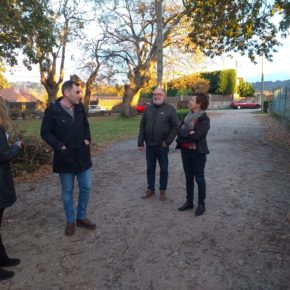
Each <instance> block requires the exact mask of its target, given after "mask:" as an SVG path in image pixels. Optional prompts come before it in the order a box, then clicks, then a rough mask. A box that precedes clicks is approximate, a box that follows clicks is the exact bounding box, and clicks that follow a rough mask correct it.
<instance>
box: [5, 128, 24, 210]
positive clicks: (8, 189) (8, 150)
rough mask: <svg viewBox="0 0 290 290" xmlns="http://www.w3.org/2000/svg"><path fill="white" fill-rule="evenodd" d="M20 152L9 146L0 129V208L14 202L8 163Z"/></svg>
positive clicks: (17, 148)
mask: <svg viewBox="0 0 290 290" xmlns="http://www.w3.org/2000/svg"><path fill="white" fill-rule="evenodd" d="M19 152H20V148H19V147H18V146H17V145H11V146H9V144H8V142H7V137H6V133H5V131H4V129H3V128H1V127H0V208H5V207H8V206H10V205H12V204H13V203H14V202H15V201H16V193H15V188H14V183H13V179H12V174H11V168H10V163H9V162H10V161H11V160H12V159H13V158H15V157H16V156H17V155H18V153H19Z"/></svg>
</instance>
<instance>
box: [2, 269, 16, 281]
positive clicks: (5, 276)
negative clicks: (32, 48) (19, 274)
mask: <svg viewBox="0 0 290 290" xmlns="http://www.w3.org/2000/svg"><path fill="white" fill-rule="evenodd" d="M13 276H14V272H12V271H6V270H3V269H0V281H2V280H6V279H10V278H11V277H13Z"/></svg>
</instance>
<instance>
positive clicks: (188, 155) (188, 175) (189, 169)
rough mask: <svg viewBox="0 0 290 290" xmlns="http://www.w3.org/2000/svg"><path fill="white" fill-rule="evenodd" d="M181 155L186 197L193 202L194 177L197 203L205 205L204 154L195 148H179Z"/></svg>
mask: <svg viewBox="0 0 290 290" xmlns="http://www.w3.org/2000/svg"><path fill="white" fill-rule="evenodd" d="M181 157H182V164H183V169H184V173H185V180H186V199H187V200H188V201H190V202H193V197H194V178H195V180H196V183H197V187H198V204H200V205H205V204H204V201H205V197H206V183H205V178H204V168H205V163H206V155H205V154H201V153H198V152H197V151H196V150H189V149H181Z"/></svg>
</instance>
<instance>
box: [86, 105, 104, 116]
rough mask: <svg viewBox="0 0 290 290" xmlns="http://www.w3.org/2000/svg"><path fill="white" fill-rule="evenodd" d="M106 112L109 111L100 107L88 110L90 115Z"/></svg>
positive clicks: (94, 106)
mask: <svg viewBox="0 0 290 290" xmlns="http://www.w3.org/2000/svg"><path fill="white" fill-rule="evenodd" d="M106 111H107V109H106V108H104V107H102V106H100V105H90V106H89V109H88V113H89V114H95V113H101V112H106Z"/></svg>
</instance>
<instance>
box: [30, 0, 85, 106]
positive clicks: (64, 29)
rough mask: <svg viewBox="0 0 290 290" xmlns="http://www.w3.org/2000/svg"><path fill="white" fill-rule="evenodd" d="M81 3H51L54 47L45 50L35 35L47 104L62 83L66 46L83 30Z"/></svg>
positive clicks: (76, 0) (64, 0) (62, 0)
mask: <svg viewBox="0 0 290 290" xmlns="http://www.w3.org/2000/svg"><path fill="white" fill-rule="evenodd" d="M81 3H82V2H81V0H59V2H53V3H51V5H53V6H54V7H53V9H52V11H53V12H52V11H51V12H50V13H51V14H52V17H53V21H54V33H55V40H56V41H55V45H54V47H47V48H45V47H44V46H43V44H42V45H41V44H40V43H39V41H40V40H39V41H38V39H37V34H36V36H35V37H36V51H37V58H38V62H39V71H40V81H41V84H43V85H44V87H45V89H46V91H47V93H48V102H52V101H54V100H55V99H56V96H57V93H58V91H59V88H60V85H61V84H62V82H63V78H64V67H65V58H66V50H67V45H68V43H69V42H71V41H72V40H74V39H76V37H80V33H81V30H82V28H83V24H84V20H83V19H84V14H85V13H86V12H85V11H84V10H81V8H80V5H81ZM80 11H83V12H80ZM58 61H60V63H59V66H58Z"/></svg>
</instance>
